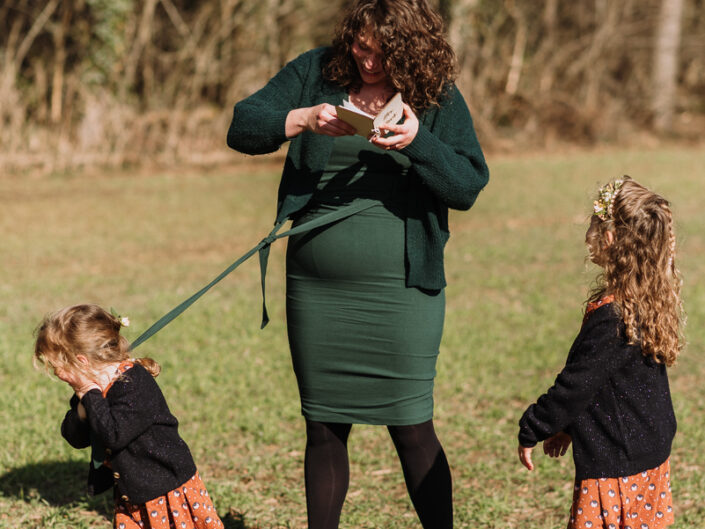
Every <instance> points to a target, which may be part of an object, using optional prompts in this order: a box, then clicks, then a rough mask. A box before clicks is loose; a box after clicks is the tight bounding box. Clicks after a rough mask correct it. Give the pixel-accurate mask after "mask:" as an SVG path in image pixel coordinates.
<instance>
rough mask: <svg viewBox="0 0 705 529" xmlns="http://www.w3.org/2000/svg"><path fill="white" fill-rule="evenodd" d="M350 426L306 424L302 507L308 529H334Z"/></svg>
mask: <svg viewBox="0 0 705 529" xmlns="http://www.w3.org/2000/svg"><path fill="white" fill-rule="evenodd" d="M351 427H352V425H350V424H339V423H323V422H316V421H309V420H307V421H306V456H305V462H304V474H305V479H306V507H307V510H308V527H309V529H336V528H337V527H338V523H339V521H340V512H341V511H342V509H343V502H344V501H345V495H346V494H347V492H348V482H349V479H350V469H349V465H348V445H347V443H348V434H349V433H350V429H351Z"/></svg>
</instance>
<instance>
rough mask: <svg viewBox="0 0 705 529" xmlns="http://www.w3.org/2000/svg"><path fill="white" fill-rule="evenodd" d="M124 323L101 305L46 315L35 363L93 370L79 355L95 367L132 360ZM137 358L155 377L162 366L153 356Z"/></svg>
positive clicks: (66, 309)
mask: <svg viewBox="0 0 705 529" xmlns="http://www.w3.org/2000/svg"><path fill="white" fill-rule="evenodd" d="M120 327H122V322H121V320H120V318H119V317H117V316H113V315H112V314H110V313H109V312H108V311H106V310H104V309H103V308H101V307H99V306H98V305H91V304H84V305H74V306H71V307H66V308H64V309H61V310H59V311H58V312H55V313H54V314H50V315H49V316H47V317H45V318H44V320H43V321H42V323H41V324H40V325H39V327H38V328H37V330H36V337H37V338H36V342H35V345H34V359H33V361H34V365H35V366H36V367H39V366H44V367H45V368H54V369H56V368H60V369H64V370H67V371H71V372H84V373H85V372H88V373H89V374H93V370H92V369H91V368H90V367H87V366H85V365H84V364H82V363H81V362H80V361H79V360H78V355H83V356H85V357H86V358H87V359H88V360H89V361H90V364H91V366H93V367H94V368H99V367H101V366H103V365H105V364H110V363H114V362H122V361H124V360H128V359H129V358H130V346H129V343H128V342H127V340H126V339H125V338H124V337H123V336H121V335H120ZM134 362H136V363H138V364H140V365H142V366H143V367H144V368H145V369H147V371H149V372H150V373H151V374H152V376H155V377H156V376H157V375H158V374H159V371H160V370H161V368H160V366H159V364H158V363H157V362H155V361H154V360H152V359H151V358H137V359H135V360H134Z"/></svg>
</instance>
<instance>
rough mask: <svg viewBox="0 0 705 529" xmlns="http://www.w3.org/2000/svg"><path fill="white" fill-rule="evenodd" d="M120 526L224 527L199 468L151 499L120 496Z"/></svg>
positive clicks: (120, 528)
mask: <svg viewBox="0 0 705 529" xmlns="http://www.w3.org/2000/svg"><path fill="white" fill-rule="evenodd" d="M113 527H114V528H116V529H222V527H223V522H221V521H220V518H219V517H218V513H216V511H215V507H213V503H212V502H211V499H210V496H208V491H207V490H206V487H205V485H204V484H203V482H202V481H201V478H200V476H199V475H198V472H196V473H195V474H194V475H193V477H192V478H191V479H189V480H188V481H187V482H186V483H184V484H183V485H181V486H179V487H177V488H175V489H174V490H172V491H171V492H167V493H166V494H165V495H164V496H159V497H158V498H154V499H153V500H149V501H148V502H147V503H143V504H141V505H133V504H131V503H129V502H125V501H123V500H120V499H118V500H117V502H116V504H115V521H114V523H113Z"/></svg>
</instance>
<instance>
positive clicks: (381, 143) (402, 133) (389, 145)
mask: <svg viewBox="0 0 705 529" xmlns="http://www.w3.org/2000/svg"><path fill="white" fill-rule="evenodd" d="M404 118H405V119H404V123H402V124H401V125H391V124H389V123H388V124H386V125H380V127H379V130H380V132H381V134H380V135H379V136H377V137H373V138H372V139H371V140H370V142H371V143H372V144H373V145H376V146H377V147H379V148H380V149H385V150H387V151H390V150H391V151H399V150H401V149H403V148H404V147H406V146H407V145H409V144H410V143H411V142H412V141H414V138H415V137H416V133H417V132H418V131H419V119H418V118H417V117H416V114H414V111H413V110H411V107H410V106H409V105H407V104H406V103H404ZM387 132H391V133H392V134H393V136H388V137H386V138H385V137H384V135H385V134H386V133H387Z"/></svg>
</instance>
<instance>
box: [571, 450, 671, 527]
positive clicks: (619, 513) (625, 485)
mask: <svg viewBox="0 0 705 529" xmlns="http://www.w3.org/2000/svg"><path fill="white" fill-rule="evenodd" d="M670 473H671V470H670V463H669V459H666V461H664V462H663V463H662V464H661V465H660V466H658V467H656V468H652V469H651V470H646V471H644V472H640V473H639V474H635V475H633V476H627V477H622V478H599V479H584V480H582V481H581V482H579V483H577V482H576V484H575V491H574V493H573V506H572V507H571V509H570V521H569V522H568V529H603V528H604V529H663V528H664V527H667V526H669V525H671V524H672V523H673V507H672V503H673V501H672V498H671V483H670V479H669V476H670Z"/></svg>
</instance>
